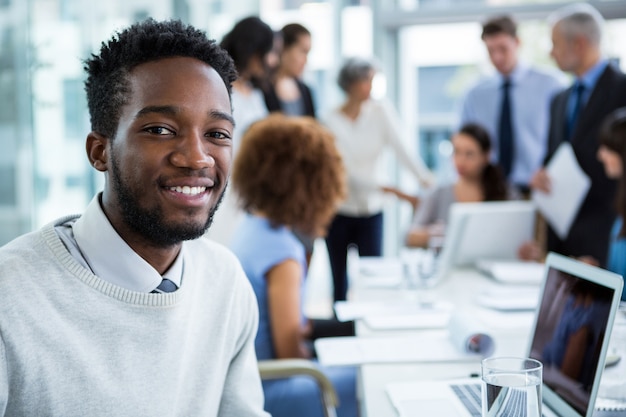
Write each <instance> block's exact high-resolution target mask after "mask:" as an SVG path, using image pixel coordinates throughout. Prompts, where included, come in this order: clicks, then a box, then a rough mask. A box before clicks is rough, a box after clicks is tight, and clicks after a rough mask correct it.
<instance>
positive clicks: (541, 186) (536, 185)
mask: <svg viewBox="0 0 626 417" xmlns="http://www.w3.org/2000/svg"><path fill="white" fill-rule="evenodd" d="M551 186H552V184H551V183H550V177H549V176H548V171H546V170H545V168H541V169H540V170H539V171H537V172H536V173H535V175H533V177H532V178H531V179H530V188H532V189H533V190H537V191H541V192H544V193H546V194H549V193H550V188H551Z"/></svg>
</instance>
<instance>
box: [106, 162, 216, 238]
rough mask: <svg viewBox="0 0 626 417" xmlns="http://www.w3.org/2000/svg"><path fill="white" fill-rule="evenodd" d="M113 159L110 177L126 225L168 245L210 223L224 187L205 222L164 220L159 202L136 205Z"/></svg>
mask: <svg viewBox="0 0 626 417" xmlns="http://www.w3.org/2000/svg"><path fill="white" fill-rule="evenodd" d="M116 160H117V158H115V156H112V160H111V166H112V168H113V172H112V173H111V176H110V178H111V181H112V184H113V189H114V190H115V192H116V194H117V198H118V201H117V204H119V206H120V209H121V213H122V218H123V220H124V222H125V223H126V225H127V226H128V227H129V228H131V229H132V230H134V231H135V232H137V233H138V234H139V235H141V236H142V237H143V238H144V239H146V240H147V241H148V242H150V243H151V244H153V245H154V246H157V247H163V248H165V247H170V246H173V245H176V244H178V243H180V242H182V241H184V240H192V239H197V238H199V237H200V236H202V235H203V234H204V233H205V232H206V231H207V229H208V228H209V227H210V226H211V223H212V222H213V216H214V215H215V212H216V211H217V209H218V207H219V205H220V203H221V202H222V199H223V198H224V194H225V191H226V189H225V188H224V190H222V193H221V194H220V198H219V199H218V201H217V203H216V204H215V206H214V207H213V208H211V210H210V211H209V215H208V217H207V220H206V222H205V223H204V224H202V225H198V224H196V223H193V222H186V223H183V224H167V222H166V221H165V220H164V218H163V212H162V210H161V208H160V207H159V206H155V207H154V208H149V209H144V208H143V207H140V206H139V204H138V202H137V199H136V198H135V197H134V195H135V193H134V192H133V191H132V190H131V189H130V188H129V187H127V186H126V185H125V184H124V183H123V181H122V175H121V172H120V169H119V166H118V165H117V162H116ZM214 186H215V187H216V188H217V187H219V183H216V184H215V185H214ZM190 216H191V213H190Z"/></svg>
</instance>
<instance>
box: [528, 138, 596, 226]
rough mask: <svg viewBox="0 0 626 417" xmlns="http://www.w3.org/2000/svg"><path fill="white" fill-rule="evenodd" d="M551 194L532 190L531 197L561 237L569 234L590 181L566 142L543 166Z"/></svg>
mask: <svg viewBox="0 0 626 417" xmlns="http://www.w3.org/2000/svg"><path fill="white" fill-rule="evenodd" d="M546 171H547V173H548V176H549V178H550V183H551V189H550V193H548V194H546V193H543V192H541V191H534V192H533V194H532V200H533V201H534V202H535V204H536V205H537V209H538V210H539V211H540V212H541V214H543V216H544V217H545V218H546V220H547V221H548V222H549V223H550V225H551V226H552V228H553V229H554V231H555V232H556V233H557V235H558V236H559V237H560V238H561V239H565V238H566V237H567V234H568V233H569V229H570V227H571V225H572V222H573V221H574V219H575V218H576V215H577V214H578V210H579V209H580V205H581V204H582V203H583V201H584V199H585V197H586V196H587V191H589V187H590V186H591V180H590V179H589V177H588V176H587V174H585V172H584V171H583V170H582V169H581V168H580V166H579V165H578V161H577V160H576V155H575V154H574V150H573V149H572V146H571V145H570V143H569V142H563V143H562V144H561V145H560V146H559V148H558V149H557V150H556V152H555V154H554V156H553V157H552V159H551V160H550V163H549V164H548V166H547V167H546Z"/></svg>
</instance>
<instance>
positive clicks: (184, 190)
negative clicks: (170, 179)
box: [170, 185, 206, 195]
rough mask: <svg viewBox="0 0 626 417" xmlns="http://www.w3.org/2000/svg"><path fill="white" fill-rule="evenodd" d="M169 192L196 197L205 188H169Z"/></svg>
mask: <svg viewBox="0 0 626 417" xmlns="http://www.w3.org/2000/svg"><path fill="white" fill-rule="evenodd" d="M170 190H172V191H176V192H177V193H183V194H188V195H196V194H200V193H203V192H204V191H205V190H206V187H189V186H187V185H185V186H183V187H170Z"/></svg>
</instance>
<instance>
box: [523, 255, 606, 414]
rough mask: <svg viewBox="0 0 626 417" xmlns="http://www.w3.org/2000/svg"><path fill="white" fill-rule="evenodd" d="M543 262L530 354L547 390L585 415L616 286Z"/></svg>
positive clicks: (599, 361) (598, 364)
mask: <svg viewBox="0 0 626 417" xmlns="http://www.w3.org/2000/svg"><path fill="white" fill-rule="evenodd" d="M547 265H548V271H547V277H546V281H545V283H544V288H543V295H542V299H541V302H540V304H539V311H538V313H537V318H536V320H537V322H536V326H535V333H534V335H533V339H532V342H531V350H530V356H531V357H533V358H535V359H538V360H539V361H541V362H542V363H543V366H544V375H543V379H544V385H545V386H546V388H549V389H550V390H552V391H553V392H554V393H555V394H556V395H557V396H558V397H560V398H561V399H562V400H564V401H565V402H566V403H567V404H569V406H570V407H571V408H573V409H574V410H576V411H577V412H578V413H580V415H582V416H586V415H588V409H589V407H590V405H591V407H593V402H592V401H591V399H592V392H593V391H594V387H595V386H596V385H597V384H596V382H597V380H599V377H600V375H597V373H598V371H599V367H600V365H602V366H603V364H604V360H601V354H603V353H604V352H603V350H605V349H603V343H604V341H605V338H607V335H606V332H607V325H608V323H609V322H610V321H612V320H611V319H612V317H611V305H612V303H613V301H614V296H615V289H614V288H611V287H607V286H604V285H602V284H600V283H597V282H594V281H592V280H588V279H587V278H583V277H580V276H577V275H575V274H573V273H569V272H565V271H562V270H559V269H557V268H555V267H554V266H552V265H550V262H548V263H547ZM584 267H587V268H590V267H588V266H586V265H585V266H584ZM583 270H585V268H583ZM570 272H571V271H570ZM602 358H603V356H602ZM596 377H597V378H596ZM593 393H594V394H595V392H593ZM593 398H595V397H593ZM590 402H592V404H590Z"/></svg>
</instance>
